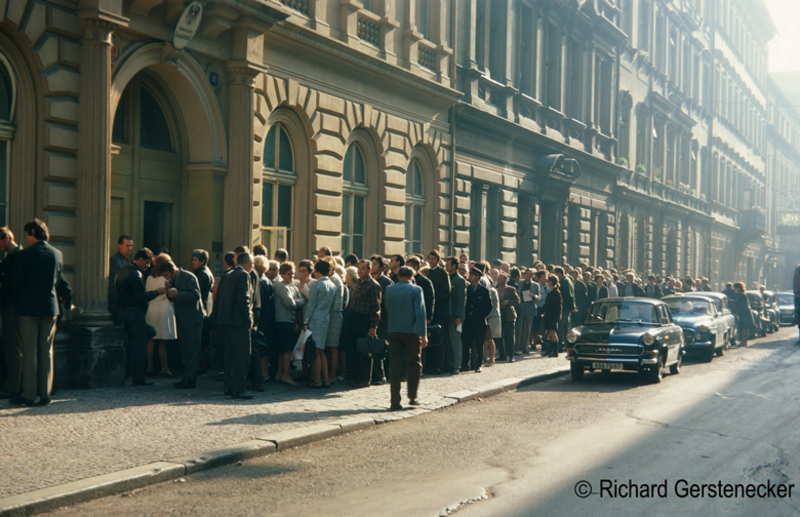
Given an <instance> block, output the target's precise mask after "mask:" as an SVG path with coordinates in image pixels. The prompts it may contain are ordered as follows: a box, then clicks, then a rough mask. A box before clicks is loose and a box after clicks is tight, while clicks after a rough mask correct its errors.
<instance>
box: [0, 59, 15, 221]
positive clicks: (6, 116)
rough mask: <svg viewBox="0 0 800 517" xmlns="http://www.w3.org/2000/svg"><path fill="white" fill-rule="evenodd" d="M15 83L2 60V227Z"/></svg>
mask: <svg viewBox="0 0 800 517" xmlns="http://www.w3.org/2000/svg"><path fill="white" fill-rule="evenodd" d="M14 94H15V90H14V82H13V80H12V79H11V73H10V71H9V69H8V67H7V65H6V63H5V61H4V60H2V59H0V226H6V225H7V224H8V188H9V185H8V183H9V173H8V172H9V165H10V161H9V156H8V154H9V148H10V146H11V139H12V138H13V137H14V126H13V125H12V121H13V119H14Z"/></svg>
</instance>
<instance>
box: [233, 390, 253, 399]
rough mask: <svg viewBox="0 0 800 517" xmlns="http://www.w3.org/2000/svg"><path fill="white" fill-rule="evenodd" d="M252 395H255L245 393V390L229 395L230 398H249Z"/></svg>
mask: <svg viewBox="0 0 800 517" xmlns="http://www.w3.org/2000/svg"><path fill="white" fill-rule="evenodd" d="M253 397H255V395H253V394H252V393H247V392H245V393H234V394H233V395H231V398H232V399H239V400H251V399H252V398H253Z"/></svg>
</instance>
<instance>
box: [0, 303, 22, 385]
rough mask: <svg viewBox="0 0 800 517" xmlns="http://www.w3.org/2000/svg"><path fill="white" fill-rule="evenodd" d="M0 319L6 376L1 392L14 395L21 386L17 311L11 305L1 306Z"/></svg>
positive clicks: (20, 346) (20, 355) (20, 354)
mask: <svg viewBox="0 0 800 517" xmlns="http://www.w3.org/2000/svg"><path fill="white" fill-rule="evenodd" d="M0 317H2V320H3V356H4V357H5V359H6V373H7V374H8V376H7V377H6V382H5V385H4V386H3V391H5V392H6V393H8V394H10V395H15V394H17V393H19V391H20V388H21V384H22V343H20V340H19V328H18V327H19V325H18V318H17V311H16V309H15V307H14V306H13V305H3V306H2V307H0Z"/></svg>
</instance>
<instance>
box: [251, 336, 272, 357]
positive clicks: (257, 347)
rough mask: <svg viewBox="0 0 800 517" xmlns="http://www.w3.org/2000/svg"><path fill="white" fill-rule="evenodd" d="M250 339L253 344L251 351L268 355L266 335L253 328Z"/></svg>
mask: <svg viewBox="0 0 800 517" xmlns="http://www.w3.org/2000/svg"><path fill="white" fill-rule="evenodd" d="M250 341H251V343H252V346H253V351H254V352H255V353H256V354H258V355H259V356H264V355H269V344H268V343H267V336H265V335H264V333H263V332H261V331H260V330H253V331H252V332H251V333H250Z"/></svg>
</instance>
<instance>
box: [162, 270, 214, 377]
mask: <svg viewBox="0 0 800 517" xmlns="http://www.w3.org/2000/svg"><path fill="white" fill-rule="evenodd" d="M161 276H163V277H164V278H166V279H167V280H169V282H170V288H169V290H168V291H167V298H169V299H170V300H171V301H172V304H173V307H174V308H175V320H176V321H177V323H178V344H179V345H180V349H181V361H183V377H182V378H181V380H180V381H178V382H174V383H173V385H174V386H175V387H176V388H178V389H194V387H195V384H196V382H197V375H198V374H199V373H200V345H201V343H202V340H203V319H204V318H205V317H206V311H205V309H204V308H203V302H202V300H201V299H200V284H199V283H198V282H197V277H195V276H194V274H192V273H190V272H188V271H186V270H184V269H178V268H177V267H175V264H174V263H172V261H167V262H165V263H163V264H162V265H161Z"/></svg>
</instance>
